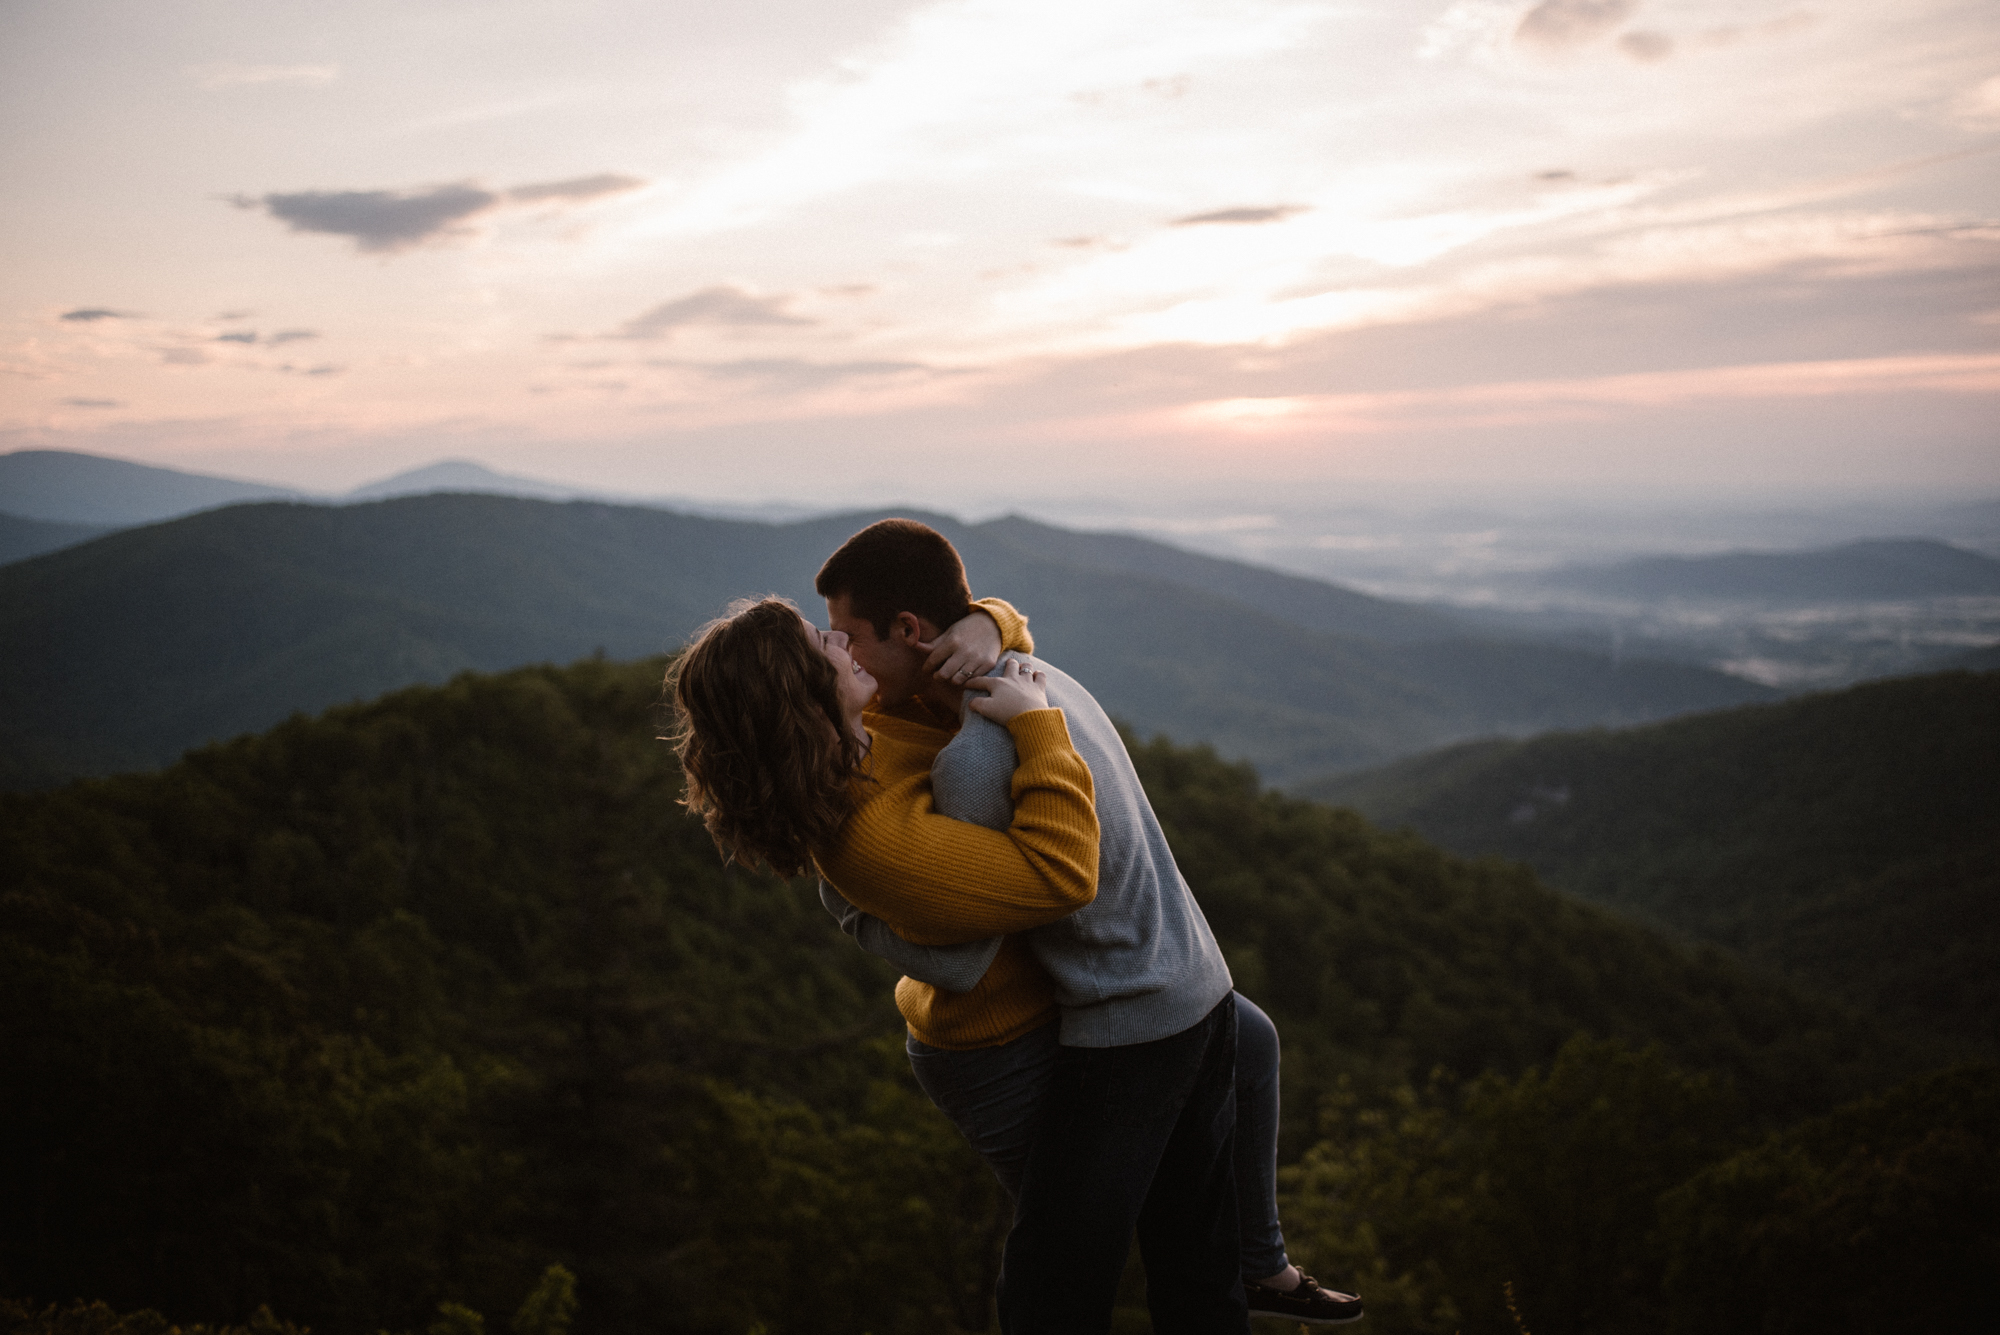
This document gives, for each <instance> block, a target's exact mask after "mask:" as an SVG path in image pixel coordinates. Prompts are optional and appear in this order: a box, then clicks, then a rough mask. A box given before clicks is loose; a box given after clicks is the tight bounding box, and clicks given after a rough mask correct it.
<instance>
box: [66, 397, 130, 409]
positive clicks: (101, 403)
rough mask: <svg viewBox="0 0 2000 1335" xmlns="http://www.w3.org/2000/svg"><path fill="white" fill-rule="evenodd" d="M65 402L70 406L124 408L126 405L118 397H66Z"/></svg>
mask: <svg viewBox="0 0 2000 1335" xmlns="http://www.w3.org/2000/svg"><path fill="white" fill-rule="evenodd" d="M63 404H64V406H66V407H70V408H123V407H124V406H125V405H124V404H123V403H120V402H119V401H118V400H117V399H64V400H63Z"/></svg>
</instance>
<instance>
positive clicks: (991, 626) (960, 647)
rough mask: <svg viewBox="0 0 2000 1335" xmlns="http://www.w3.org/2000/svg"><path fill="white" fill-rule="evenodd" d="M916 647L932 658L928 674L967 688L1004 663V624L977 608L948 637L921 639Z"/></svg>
mask: <svg viewBox="0 0 2000 1335" xmlns="http://www.w3.org/2000/svg"><path fill="white" fill-rule="evenodd" d="M916 647H917V648H918V649H920V650H922V651H923V652H924V653H925V654H927V655H929V657H927V658H925V659H924V671H926V672H929V673H931V674H933V675H935V676H936V677H937V679H938V680H939V681H941V682H944V683H945V684H946V685H948V686H963V685H965V684H966V683H967V682H969V681H971V680H972V679H973V678H975V677H983V676H985V675H986V674H987V673H989V672H991V671H992V670H993V665H994V664H995V663H997V662H999V661H1000V625H999V623H998V622H996V621H994V619H993V617H992V615H991V614H990V613H988V612H987V611H986V610H985V609H984V608H979V607H975V608H973V609H972V611H971V612H969V613H968V614H966V615H965V616H962V617H960V618H959V619H958V620H957V621H954V622H953V623H952V624H951V627H950V629H948V630H946V631H945V632H944V634H942V635H940V636H938V637H937V638H936V639H935V640H932V641H930V642H929V643H925V642H924V641H922V640H918V641H917V644H916ZM1016 712H1018V711H1016ZM1010 717H1011V716H1010Z"/></svg>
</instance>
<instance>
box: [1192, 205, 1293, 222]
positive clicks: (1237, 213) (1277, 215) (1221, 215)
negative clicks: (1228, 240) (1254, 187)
mask: <svg viewBox="0 0 2000 1335" xmlns="http://www.w3.org/2000/svg"><path fill="white" fill-rule="evenodd" d="M1310 208H1311V205H1308V204H1267V205H1264V206H1262V207H1260V208H1235V209H1217V210H1215V211H1214V212H1213V213H1190V214H1189V215H1188V216H1187V217H1185V218H1176V219H1174V220H1173V221H1172V222H1171V223H1169V224H1168V226H1170V227H1201V226H1205V225H1207V224H1209V223H1267V222H1283V221H1284V220H1285V219H1287V218H1289V217H1291V216H1292V215H1293V214H1295V213H1305V212H1307V211H1308V210H1309V209H1310Z"/></svg>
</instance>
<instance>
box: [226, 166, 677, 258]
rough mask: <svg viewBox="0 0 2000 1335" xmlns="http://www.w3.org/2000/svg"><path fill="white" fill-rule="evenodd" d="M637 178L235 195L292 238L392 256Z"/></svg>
mask: <svg viewBox="0 0 2000 1335" xmlns="http://www.w3.org/2000/svg"><path fill="white" fill-rule="evenodd" d="M645 184H646V182H645V181H644V180H642V179H640V178H639V177H636V176H620V175H617V174H615V173H611V172H600V173H599V174H597V175H595V176H577V177H571V178H570V179H568V180H563V181H543V182H536V183H531V184H528V185H517V186H514V187H513V188H511V189H506V190H488V189H486V188H485V187H483V186H479V185H474V184H472V183H470V182H465V181H461V182H459V183H457V184H455V185H439V186H432V187H430V188H429V189H426V190H408V191H399V190H301V191H298V192H296V193H292V194H269V195H231V196H229V197H228V198H229V202H230V203H231V204H234V205H235V206H236V207H237V208H239V209H262V210H264V211H265V212H266V213H269V214H270V215H271V216H272V217H273V218H276V219H278V220H279V221H280V222H283V223H286V224H287V225H289V226H290V227H291V229H292V230H293V231H294V232H325V233H328V234H329V235H332V236H345V237H351V238H353V240H354V244H355V246H356V248H357V249H360V250H363V251H371V252H376V253H380V254H394V253H395V252H397V251H401V250H409V249H411V248H412V247H415V246H421V245H425V244H427V243H429V242H432V241H441V240H448V239H450V238H453V237H459V236H464V235H466V234H467V233H468V232H469V231H470V230H471V229H470V228H469V227H467V226H466V224H467V223H469V222H471V221H472V220H473V219H474V218H477V217H480V216H481V215H483V214H487V213H491V212H493V211H494V210H495V209H500V208H504V207H506V206H508V205H520V206H533V205H538V204H539V205H548V204H556V205H569V204H583V203H587V202H589V201H591V200H594V199H602V198H604V197H605V196H607V195H615V194H623V193H625V192H627V191H630V190H637V189H638V188H640V187H641V186H643V185H645Z"/></svg>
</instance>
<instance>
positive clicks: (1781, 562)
mask: <svg viewBox="0 0 2000 1335" xmlns="http://www.w3.org/2000/svg"><path fill="white" fill-rule="evenodd" d="M1533 582H1535V583H1539V584H1544V585H1548V586H1552V587H1555V588H1564V589H1572V590H1576V591H1579V592H1584V593H1592V594H1598V595H1601V596H1605V597H1615V598H1641V599H1657V598H1686V599H1740V600H1744V601H1764V602H1854V601H1858V600H1863V599H1898V598H1939V597H1949V596H1952V595H1964V594H2000V560H1995V559H1994V558H1992V557H1990V556H1986V555H1983V554H1982V553H1979V552H1974V551H1968V550H1966V549H1965V548H1963V547H1955V546H1953V545H1951V544H1950V543H1946V542H1939V541H1937V540H1935V539H1932V538H1877V539H1870V540H1868V541H1864V542H1851V543H1846V544H1843V545H1841V546H1839V547H1832V548H1828V549H1826V550H1823V551H1812V552H1729V553H1725V554H1722V555H1718V556H1649V557H1643V558H1640V559H1637V560H1632V561H1620V562H1617V563H1615V564H1611V565H1601V566H1569V567H1565V568H1563V569H1559V570H1553V571H1549V572H1547V573H1545V574H1541V575H1537V576H1535V577H1534V580H1533Z"/></svg>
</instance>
